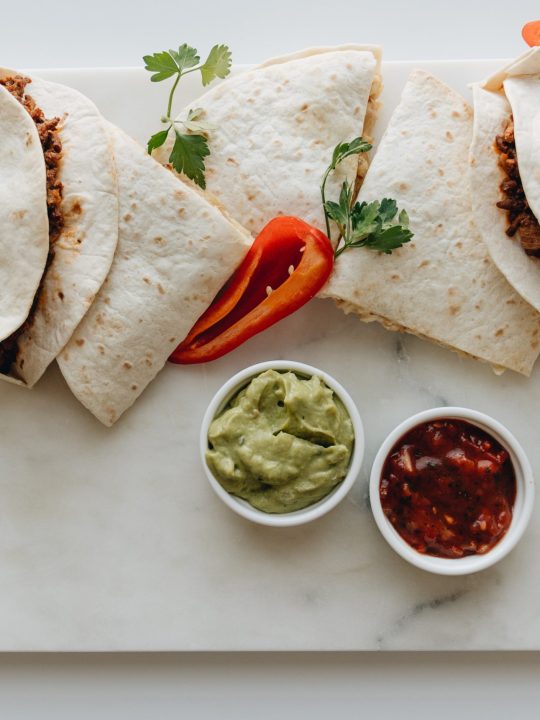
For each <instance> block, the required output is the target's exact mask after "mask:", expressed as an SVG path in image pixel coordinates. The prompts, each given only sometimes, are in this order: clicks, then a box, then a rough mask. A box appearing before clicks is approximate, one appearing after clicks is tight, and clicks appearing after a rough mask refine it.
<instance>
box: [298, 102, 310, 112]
mask: <svg viewBox="0 0 540 720" xmlns="http://www.w3.org/2000/svg"><path fill="white" fill-rule="evenodd" d="M306 110H309V105H308V104H307V103H304V104H303V105H302V107H301V108H300V112H306Z"/></svg>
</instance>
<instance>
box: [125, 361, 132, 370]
mask: <svg viewBox="0 0 540 720" xmlns="http://www.w3.org/2000/svg"><path fill="white" fill-rule="evenodd" d="M123 367H125V368H126V370H131V368H132V367H133V365H132V364H131V363H130V362H129V360H126V361H125V362H124V363H123Z"/></svg>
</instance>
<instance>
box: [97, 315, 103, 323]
mask: <svg viewBox="0 0 540 720" xmlns="http://www.w3.org/2000/svg"><path fill="white" fill-rule="evenodd" d="M96 325H103V315H101V314H98V315H96Z"/></svg>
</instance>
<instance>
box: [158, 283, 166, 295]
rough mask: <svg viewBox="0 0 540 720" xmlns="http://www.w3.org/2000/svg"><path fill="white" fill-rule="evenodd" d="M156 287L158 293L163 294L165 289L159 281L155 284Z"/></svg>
mask: <svg viewBox="0 0 540 720" xmlns="http://www.w3.org/2000/svg"><path fill="white" fill-rule="evenodd" d="M157 289H158V292H159V294H160V295H165V289H164V288H163V285H161V283H158V284H157Z"/></svg>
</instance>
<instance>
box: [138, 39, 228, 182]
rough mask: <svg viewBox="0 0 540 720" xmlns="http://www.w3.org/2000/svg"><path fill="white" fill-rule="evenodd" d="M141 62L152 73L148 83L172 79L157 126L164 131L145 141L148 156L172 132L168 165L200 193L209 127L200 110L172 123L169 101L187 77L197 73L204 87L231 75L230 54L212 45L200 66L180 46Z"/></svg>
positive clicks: (193, 54) (196, 58)
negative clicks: (164, 108)
mask: <svg viewBox="0 0 540 720" xmlns="http://www.w3.org/2000/svg"><path fill="white" fill-rule="evenodd" d="M143 60H144V62H145V66H144V69H145V70H148V71H149V72H151V73H153V75H152V77H151V78H150V80H151V81H152V82H162V81H163V80H168V79H169V78H171V77H175V80H174V83H173V85H172V87H171V91H170V93H169V101H168V103H167V111H166V113H165V115H164V116H163V117H162V118H161V122H162V123H163V124H164V125H166V126H167V127H166V128H165V129H164V130H160V131H159V132H157V133H155V134H154V135H152V137H151V138H150V140H149V141H148V152H149V153H152V151H153V150H155V149H156V148H158V147H161V146H162V145H163V143H164V142H165V140H166V139H167V137H168V135H169V132H170V131H171V130H172V131H173V132H174V135H175V138H174V145H173V148H172V151H171V154H170V156H169V162H170V163H171V164H172V166H173V168H174V169H175V170H176V171H177V172H179V173H184V175H187V177H188V178H190V179H191V180H193V181H194V182H196V183H197V185H199V186H200V187H201V188H203V189H204V188H205V187H206V182H205V179H204V171H205V166H204V158H205V157H208V155H210V150H209V148H208V142H207V140H206V133H208V131H209V130H211V126H210V125H209V124H208V123H206V122H204V121H203V120H202V119H201V117H202V115H203V111H202V110H201V108H195V109H192V110H190V111H189V113H188V116H187V119H185V120H174V119H173V118H172V117H171V114H172V104H173V98H174V93H175V91H176V88H177V87H178V83H179V82H180V78H182V77H183V76H184V75H188V74H189V73H192V72H197V71H200V73H201V80H202V84H203V85H204V86H206V85H208V84H209V83H211V82H212V80H215V79H216V78H225V77H227V75H228V74H229V73H230V71H231V52H230V50H229V48H228V47H227V45H214V47H213V48H212V49H211V50H210V53H209V55H208V57H207V58H206V60H205V61H204V62H203V63H201V58H200V57H199V55H198V53H197V50H196V49H195V48H194V47H190V46H189V45H187V44H186V43H184V44H183V45H180V47H179V48H178V50H168V51H167V50H164V51H163V52H159V53H154V54H153V55H145V56H144V58H143ZM186 131H187V132H186Z"/></svg>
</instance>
